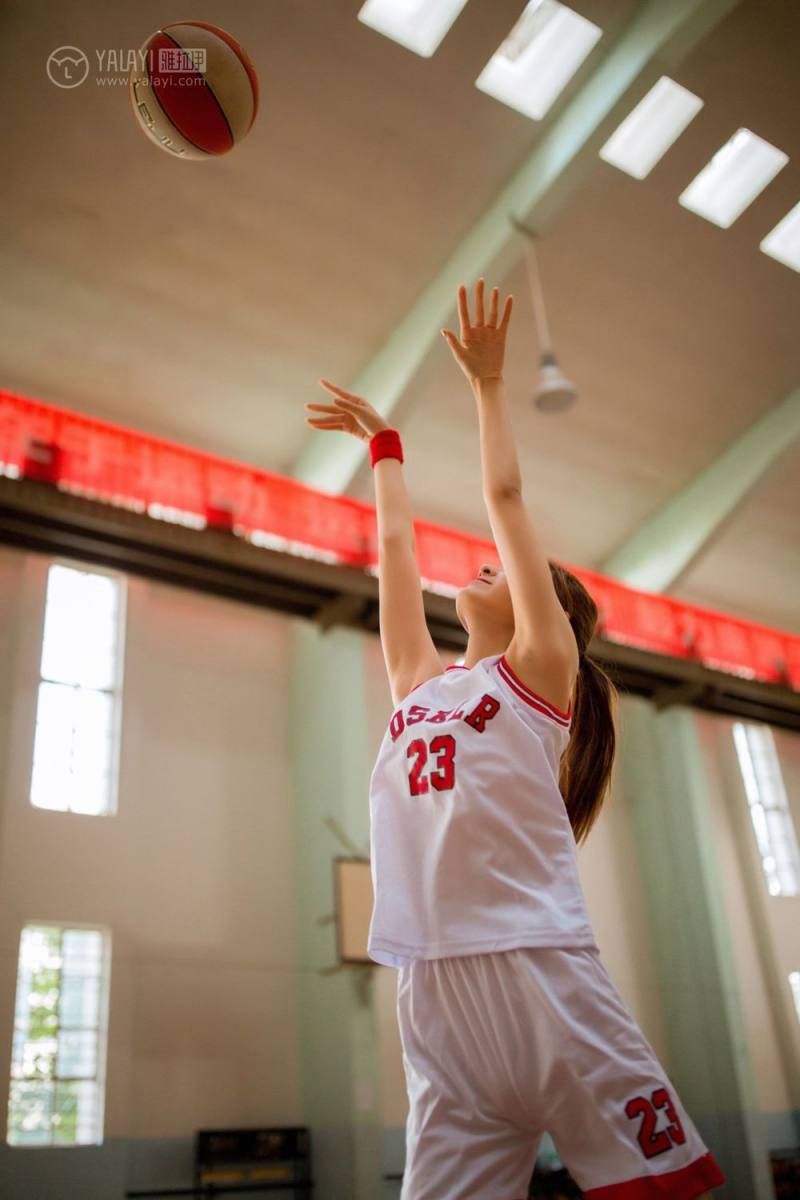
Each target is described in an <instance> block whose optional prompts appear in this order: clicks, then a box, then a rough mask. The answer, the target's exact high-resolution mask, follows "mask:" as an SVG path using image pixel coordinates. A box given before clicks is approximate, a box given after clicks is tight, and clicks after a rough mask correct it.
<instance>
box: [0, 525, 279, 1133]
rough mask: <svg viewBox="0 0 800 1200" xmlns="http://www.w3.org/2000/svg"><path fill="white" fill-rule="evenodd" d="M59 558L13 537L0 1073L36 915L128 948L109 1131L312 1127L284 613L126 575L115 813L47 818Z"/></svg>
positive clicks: (118, 953)
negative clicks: (298, 1001)
mask: <svg viewBox="0 0 800 1200" xmlns="http://www.w3.org/2000/svg"><path fill="white" fill-rule="evenodd" d="M49 561H50V560H49V559H48V558H47V557H45V556H43V555H41V556H40V555H35V554H28V553H22V552H17V551H15V550H10V549H7V548H0V664H2V665H3V666H5V667H7V668H8V669H4V670H2V673H0V713H2V714H3V717H1V718H0V770H2V772H3V773H2V776H0V784H1V785H2V792H1V793H0V806H1V807H0V817H1V818H2V825H1V826H0V1031H2V1037H1V1038H0V1079H3V1080H8V1078H9V1070H10V1052H11V1030H12V1026H13V1007H14V991H15V983H16V966H17V953H18V946H19V933H20V929H21V928H22V926H23V924H25V923H26V922H28V921H46V920H49V921H65V922H69V921H77V922H81V923H85V924H95V923H96V924H97V925H98V926H105V927H107V928H108V929H109V930H110V931H111V934H112V939H113V961H112V975H111V996H110V1027H109V1048H108V1088H107V1097H106V1123H105V1135H106V1137H124V1136H130V1137H136V1138H147V1137H159V1138H165V1137H171V1136H179V1135H191V1134H192V1133H193V1131H194V1130H195V1129H197V1128H200V1127H204V1126H205V1127H208V1126H212V1127H213V1126H216V1125H219V1126H231V1125H233V1126H236V1125H247V1124H253V1125H269V1124H293V1123H298V1124H299V1123H302V1113H301V1111H300V1101H299V1085H298V1053H297V1035H296V1029H297V1023H296V1006H295V980H296V974H295V962H296V949H295V947H296V938H295V895H294V871H293V862H294V856H293V844H292V837H293V834H292V820H291V818H292V796H291V791H290V778H289V766H290V764H289V761H288V750H287V747H288V737H287V727H286V715H285V707H284V700H285V683H286V678H287V654H288V644H287V643H288V638H287V630H288V624H289V623H288V621H287V620H286V619H284V618H281V617H279V616H276V615H274V614H272V613H269V612H266V611H264V610H260V609H256V608H253V607H250V606H247V605H244V604H239V603H235V602H231V601H227V600H224V599H218V598H215V597H208V596H203V595H200V594H195V593H190V592H187V591H184V590H181V589H177V588H174V587H171V586H165V585H161V584H159V583H157V582H149V581H146V580H142V579H137V578H134V577H129V579H128V598H127V642H126V647H125V680H124V701H123V703H124V708H123V718H122V746H121V763H120V787H119V800H118V805H119V810H118V813H117V814H116V815H115V816H108V817H89V816H83V815H76V814H71V813H59V812H49V811H45V810H41V809H35V808H32V807H31V805H30V803H29V799H28V790H29V785H30V766H31V751H32V745H33V733H34V719H35V710H36V690H37V681H38V668H39V656H40V652H41V636H42V622H43V612H44V597H45V587H46V574H47V567H48V563H49ZM4 720H7V723H8V742H7V746H8V755H7V757H5V758H4V757H3V754H2V749H3V741H2V736H3V729H4ZM3 1086H4V1087H7V1084H4V1085H3ZM6 1094H7V1093H6ZM3 1108H4V1111H5V1102H3Z"/></svg>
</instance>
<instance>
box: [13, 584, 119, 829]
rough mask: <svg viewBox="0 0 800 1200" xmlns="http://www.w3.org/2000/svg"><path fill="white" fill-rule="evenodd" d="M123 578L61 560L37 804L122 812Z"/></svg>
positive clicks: (38, 745) (34, 784)
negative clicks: (118, 795)
mask: <svg viewBox="0 0 800 1200" xmlns="http://www.w3.org/2000/svg"><path fill="white" fill-rule="evenodd" d="M123 601H124V589H123V580H122V578H121V577H120V576H117V575H111V574H109V573H107V572H100V571H94V570H88V569H86V570H83V569H80V568H77V567H73V566H67V565H65V564H61V563H54V564H53V565H52V566H51V567H50V570H49V572H48V577H47V598H46V603H45V618H44V637H43V642H42V661H41V667H40V682H39V695H38V702H37V707H36V734H35V738H34V746H33V775H32V780H31V804H33V805H34V806H35V807H36V808H49V809H57V810H59V811H60V812H76V813H91V814H95V815H98V814H101V813H110V812H114V811H115V809H116V783H117V761H118V754H119V727H120V718H121V707H122V705H121V683H122V655H121V653H120V647H121V645H122V630H123V620H122V610H123Z"/></svg>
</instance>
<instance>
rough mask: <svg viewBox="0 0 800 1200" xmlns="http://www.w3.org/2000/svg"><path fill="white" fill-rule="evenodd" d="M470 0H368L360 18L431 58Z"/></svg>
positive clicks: (408, 48) (359, 15)
mask: <svg viewBox="0 0 800 1200" xmlns="http://www.w3.org/2000/svg"><path fill="white" fill-rule="evenodd" d="M466 3H467V0H367V3H366V4H365V5H364V6H363V7H362V9H361V11H360V12H359V14H358V19H359V21H361V22H363V24H364V25H369V27H370V29H375V30H377V32H378V33H382V34H384V35H385V36H386V37H389V38H392V40H393V41H395V42H399V43H400V45H401V46H405V47H406V49H407V50H413V51H414V53H415V54H421V55H422V56H423V58H430V56H431V55H432V54H433V53H434V52H435V51H436V50H437V48H438V46H439V44H440V42H441V41H442V40H443V38H444V36H445V34H446V33H447V31H448V30H449V29H450V26H451V25H452V24H453V22H454V21H455V19H456V17H457V16H458V14H459V13H460V12H461V10H462V8H463V7H464V5H465V4H466Z"/></svg>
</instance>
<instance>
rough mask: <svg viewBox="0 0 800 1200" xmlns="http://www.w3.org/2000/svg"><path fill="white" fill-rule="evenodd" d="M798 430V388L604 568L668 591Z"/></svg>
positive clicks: (646, 586)
mask: <svg viewBox="0 0 800 1200" xmlns="http://www.w3.org/2000/svg"><path fill="white" fill-rule="evenodd" d="M798 434H800V388H796V389H795V390H794V391H793V392H790V394H789V395H788V396H787V397H786V399H785V400H783V402H782V403H781V404H778V405H777V406H776V407H775V408H773V409H770V411H769V412H767V413H765V414H764V416H763V417H761V418H759V420H758V421H756V422H755V424H753V425H751V426H750V428H749V429H748V430H746V431H745V433H743V434H742V435H741V437H739V438H738V439H737V440H736V441H735V442H734V443H733V445H731V446H729V447H728V448H727V450H725V451H724V452H723V453H722V454H720V455H719V457H718V458H716V459H715V460H714V462H712V463H711V464H710V466H708V467H706V469H705V470H704V471H701V472H700V474H699V475H697V476H696V477H695V478H694V479H693V480H692V482H691V483H689V484H687V486H686V487H684V488H683V489H682V490H681V491H680V492H679V493H678V494H677V495H676V496H673V497H672V499H671V500H669V501H668V503H667V504H665V505H664V506H663V507H662V508H661V509H659V511H658V512H657V513H655V514H654V515H653V516H652V517H650V518H649V519H648V520H647V521H645V522H644V524H643V525H640V526H639V528H638V529H637V530H636V532H635V533H634V534H633V535H632V536H631V537H630V538H629V539H628V541H627V542H626V543H625V544H624V545H623V546H621V547H620V549H618V550H617V551H615V553H614V554H612V555H611V557H610V558H608V559H606V561H605V562H604V563H603V564H602V566H601V567H600V570H601V571H602V572H603V573H604V574H606V575H613V576H614V577H615V578H617V579H622V580H624V581H625V583H629V584H630V585H631V586H632V587H637V588H643V589H645V590H646V591H650V592H663V591H665V590H666V589H667V588H668V587H670V585H671V584H673V583H674V582H675V580H676V579H677V578H678V576H679V575H680V574H681V572H682V571H684V570H685V569H686V567H687V566H688V564H689V563H690V562H691V561H692V559H693V558H694V557H695V555H696V554H698V553H699V551H700V550H702V548H703V546H704V545H705V544H706V543H707V542H708V539H709V538H710V537H711V535H712V534H713V532H714V530H715V529H716V528H717V527H718V525H719V524H720V522H721V521H722V520H723V519H724V518H725V517H727V516H728V514H729V513H731V512H732V511H733V509H734V508H735V507H736V505H737V504H739V503H740V502H741V501H742V500H743V499H744V497H745V496H746V495H747V493H748V492H749V491H750V489H751V488H752V487H753V485H754V484H755V483H757V482H758V480H759V479H760V478H761V477H762V476H763V474H764V472H765V471H767V470H768V469H769V467H770V466H771V465H772V464H773V463H774V462H775V460H776V459H777V458H778V457H779V456H780V455H781V454H782V453H783V452H784V450H786V449H787V448H788V447H789V446H790V445H791V444H792V443H793V442H794V440H795V439H796V438H797V436H798Z"/></svg>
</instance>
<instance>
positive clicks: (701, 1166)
mask: <svg viewBox="0 0 800 1200" xmlns="http://www.w3.org/2000/svg"><path fill="white" fill-rule="evenodd" d="M724 1182H725V1176H724V1175H723V1174H722V1171H720V1169H719V1167H718V1166H717V1164H716V1162H715V1161H714V1158H713V1157H712V1155H711V1154H704V1155H703V1156H702V1158H696V1159H695V1160H694V1162H692V1163H689V1165H688V1166H686V1167H680V1168H679V1169H678V1170H677V1171H667V1173H666V1174H665V1175H642V1176H641V1177H640V1178H639V1179H628V1180H626V1181H625V1182H624V1183H610V1184H608V1185H607V1186H606V1187H599V1188H588V1189H587V1190H586V1191H584V1193H583V1194H584V1196H585V1197H586V1200H692V1198H693V1197H694V1196H699V1195H700V1192H701V1191H706V1190H707V1189H708V1188H710V1187H719V1185H720V1184H721V1183H724Z"/></svg>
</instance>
